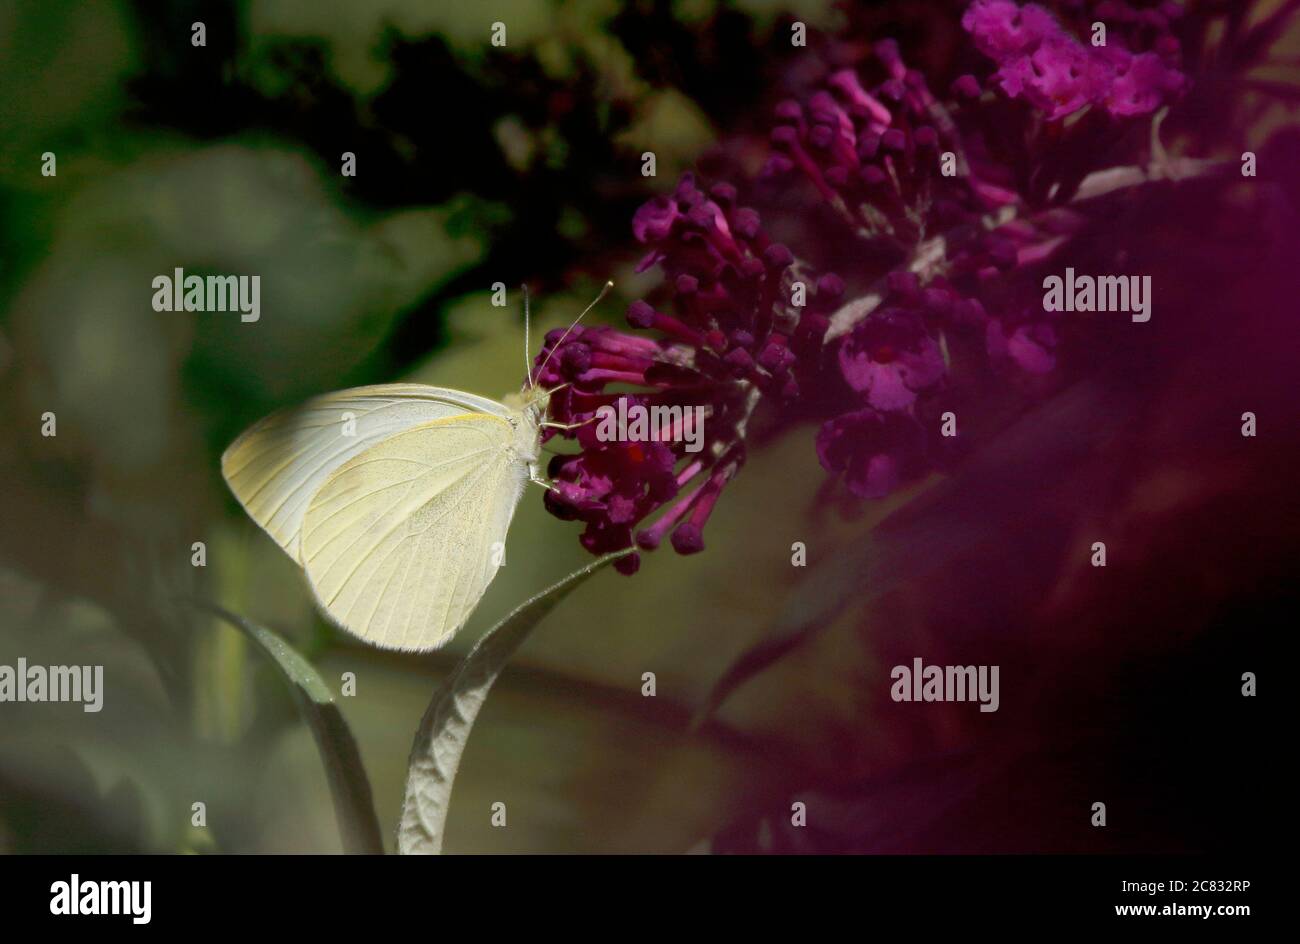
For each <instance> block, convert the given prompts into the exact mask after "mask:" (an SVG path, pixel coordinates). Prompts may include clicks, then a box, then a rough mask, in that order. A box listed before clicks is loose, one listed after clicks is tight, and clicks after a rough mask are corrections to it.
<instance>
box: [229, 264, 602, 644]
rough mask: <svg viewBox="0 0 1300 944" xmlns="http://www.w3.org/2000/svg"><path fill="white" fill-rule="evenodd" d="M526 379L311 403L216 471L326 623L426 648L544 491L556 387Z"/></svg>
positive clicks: (255, 428) (450, 628)
mask: <svg viewBox="0 0 1300 944" xmlns="http://www.w3.org/2000/svg"><path fill="white" fill-rule="evenodd" d="M609 288H610V285H609V284H606V287H605V291H603V292H601V295H600V298H603V297H604V295H605V292H607V291H608V290H609ZM600 298H597V299H596V301H595V302H592V304H591V306H588V308H587V311H590V310H591V308H592V307H594V306H595V305H596V303H597V302H599V301H600ZM585 314H586V311H584V312H583V315H585ZM578 317H579V320H580V319H581V318H582V315H579V316H578ZM574 324H577V321H574ZM570 328H572V326H570ZM524 343H525V348H527V344H528V341H527V333H525V342H524ZM558 347H559V345H556V348H554V349H552V350H555V349H558ZM532 377H533V373H532V370H531V369H530V370H529V382H528V385H527V386H526V387H525V388H524V390H523V391H522V392H521V393H520V394H517V395H509V396H507V397H505V402H502V403H498V402H496V401H495V400H489V399H487V398H486V397H479V396H475V395H474V394H472V393H462V392H461V391H459V390H448V389H445V388H442V387H429V386H424V385H422V384H381V385H377V386H371V387H356V388H354V389H351V390H340V391H338V392H337V393H329V394H325V395H324V396H319V397H314V398H312V399H310V400H308V401H307V402H306V403H304V404H303V405H302V406H300V407H297V408H293V409H288V410H281V411H280V412H278V413H273V414H272V415H270V416H268V417H266V418H264V419H262V420H260V421H258V422H257V423H255V424H253V425H252V426H251V427H250V428H249V429H247V430H245V431H244V433H243V434H242V435H241V436H240V437H239V438H238V439H236V440H235V441H234V442H233V443H231V445H230V447H229V448H228V449H227V450H226V451H225V453H224V454H223V455H222V457H221V473H222V475H223V476H225V479H226V483H227V484H228V485H229V486H230V490H231V491H232V492H234V494H235V497H236V498H237V499H239V503H240V504H241V505H243V506H244V510H245V511H247V512H248V514H249V515H250V516H251V517H252V519H253V520H254V521H256V522H257V523H258V524H259V525H261V526H262V528H264V529H265V530H266V532H267V533H268V534H270V535H271V537H273V538H274V539H275V540H276V543H278V544H279V545H280V546H281V547H282V548H284V550H285V551H286V552H288V554H289V556H290V557H292V558H293V559H294V560H295V561H297V562H298V564H299V565H301V567H302V568H303V571H304V572H305V573H306V575H307V581H308V583H310V584H311V589H312V593H313V594H314V595H315V597H316V602H317V603H318V604H319V605H320V607H321V609H322V610H324V612H325V613H326V615H327V616H328V617H329V618H330V619H331V620H332V621H333V622H334V623H336V624H338V625H339V626H341V627H342V628H343V629H346V630H347V631H348V632H350V633H353V634H354V635H356V636H359V637H361V638H362V639H364V640H366V641H367V642H370V643H373V644H374V645H376V646H380V647H382V648H384V649H405V650H412V651H424V650H428V649H434V648H437V647H438V646H440V645H442V644H443V643H445V642H446V641H447V640H449V639H450V638H451V637H452V636H453V635H454V634H455V633H456V631H457V630H459V629H460V628H461V626H463V625H464V624H465V621H466V620H467V619H468V618H469V615H470V614H471V613H472V612H473V611H474V608H475V606H477V605H478V602H479V600H480V599H481V598H482V596H483V592H484V591H485V590H486V589H487V586H488V584H490V583H491V582H492V578H493V577H495V576H496V572H497V568H498V567H500V565H501V561H502V559H503V549H504V547H505V538H506V531H507V529H508V528H509V527H510V519H511V518H513V517H514V513H515V508H516V506H517V505H518V504H519V499H520V497H521V496H522V495H523V490H524V485H525V484H526V483H527V482H528V481H529V480H532V481H535V482H538V483H540V484H542V485H548V483H547V482H546V481H545V480H544V479H542V478H541V476H540V475H539V474H538V467H537V464H538V457H539V455H540V452H541V428H542V426H543V425H545V424H544V422H543V417H544V415H545V413H546V404H547V400H548V399H549V397H550V395H551V392H552V391H548V390H540V389H538V388H537V387H535V386H534V384H533V382H532ZM548 487H549V485H548Z"/></svg>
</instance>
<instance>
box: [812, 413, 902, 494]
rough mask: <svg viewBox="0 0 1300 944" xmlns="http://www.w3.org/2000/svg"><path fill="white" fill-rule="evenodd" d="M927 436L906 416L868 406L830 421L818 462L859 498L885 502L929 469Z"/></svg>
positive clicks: (822, 434)
mask: <svg viewBox="0 0 1300 944" xmlns="http://www.w3.org/2000/svg"><path fill="white" fill-rule="evenodd" d="M924 456H925V432H924V430H922V429H921V427H920V425H919V424H918V423H917V421H916V420H915V419H914V418H913V417H911V416H909V415H907V414H905V413H880V412H878V411H876V410H873V409H871V408H870V407H867V408H865V409H861V410H854V411H852V412H849V413H844V414H841V415H840V416H837V417H835V418H834V419H831V420H828V421H827V422H826V423H824V424H823V425H822V428H821V430H820V431H819V432H818V433H817V457H818V459H820V460H821V464H822V467H823V468H824V469H826V471H828V472H831V473H833V474H838V473H843V475H844V484H845V485H846V486H847V488H848V490H849V491H850V492H852V493H853V494H854V495H856V496H857V497H859V498H883V497H884V496H886V495H888V494H889V493H890V492H892V491H894V490H895V489H896V488H898V487H899V486H900V485H902V484H904V483H905V482H907V481H909V480H911V479H913V478H915V477H916V475H917V474H918V473H919V472H920V471H921V470H922V469H923V468H924Z"/></svg>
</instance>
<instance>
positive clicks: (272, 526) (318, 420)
mask: <svg viewBox="0 0 1300 944" xmlns="http://www.w3.org/2000/svg"><path fill="white" fill-rule="evenodd" d="M463 413H488V414H492V415H494V416H501V417H504V416H507V415H508V411H507V409H506V408H505V407H504V406H502V405H501V404H499V403H496V402H495V401H493V400H488V399H486V398H484V397H478V396H475V395H474V394H471V393H463V392H461V391H459V390H448V389H444V388H442V387H428V386H424V385H423V384H379V385H375V386H369V387H354V388H352V389H351V390H340V391H338V392H336V393H329V394H325V395H324V396H319V397H313V398H312V399H310V400H308V401H307V402H305V403H303V404H302V405H301V406H297V407H293V408H290V409H287V410H281V411H279V412H278V413H273V414H271V415H270V416H268V417H265V418H264V419H262V420H259V421H258V422H257V423H254V424H253V425H252V426H250V427H249V428H248V429H247V430H245V431H244V433H243V434H242V435H241V436H240V437H239V438H238V439H236V440H235V441H234V442H233V443H231V445H230V447H229V448H228V449H227V450H226V452H225V454H224V455H223V456H222V457H221V473H222V475H224V476H225V479H226V482H227V483H228V484H229V485H230V490H231V491H232V492H234V493H235V497H236V498H237V499H239V502H240V504H241V505H243V506H244V509H245V510H246V511H247V512H248V514H249V516H250V517H251V518H252V519H253V520H254V521H256V522H257V523H258V524H259V525H261V526H262V527H263V528H264V529H266V531H267V533H268V534H270V535H271V537H273V538H275V540H276V543H278V544H279V545H280V546H281V547H283V548H284V549H285V550H286V551H287V552H288V553H289V555H290V556H291V557H293V558H294V559H295V560H298V561H299V562H300V563H301V555H300V553H299V547H298V543H299V534H300V532H301V529H302V519H303V515H305V514H306V512H307V505H308V503H309V502H310V501H311V499H312V496H313V495H315V494H316V490H317V489H318V488H320V486H321V485H322V484H323V483H324V482H325V479H326V478H327V477H328V476H329V475H330V474H331V473H332V472H334V471H335V470H336V469H338V468H339V467H340V466H342V465H343V463H345V462H347V461H348V460H349V459H351V458H353V457H354V456H357V455H359V454H361V453H362V452H364V451H365V450H367V449H369V448H370V447H371V446H374V445H375V444H376V443H378V442H380V441H382V440H383V439H385V438H387V437H389V436H392V435H393V434H395V433H398V432H401V431H402V430H406V429H411V428H412V427H414V426H418V425H419V424H421V423H427V422H429V421H431V420H435V419H439V418H441V417H446V416H455V415H458V414H463Z"/></svg>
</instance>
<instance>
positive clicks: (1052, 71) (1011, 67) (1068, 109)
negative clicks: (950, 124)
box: [962, 0, 1184, 121]
mask: <svg viewBox="0 0 1300 944" xmlns="http://www.w3.org/2000/svg"><path fill="white" fill-rule="evenodd" d="M1101 6H1102V7H1103V9H1101V10H1100V11H1099V14H1098V15H1100V14H1104V13H1107V12H1112V15H1113V17H1114V22H1116V23H1117V24H1124V25H1129V24H1133V23H1135V22H1141V23H1144V24H1146V25H1148V26H1150V27H1151V28H1153V29H1157V30H1159V31H1161V35H1162V38H1164V39H1165V41H1162V42H1159V43H1158V44H1157V51H1151V52H1139V53H1134V52H1132V51H1130V50H1129V49H1126V48H1125V47H1124V46H1123V45H1121V43H1120V40H1119V38H1118V36H1107V37H1102V36H1101V35H1100V34H1098V38H1099V39H1102V38H1104V40H1105V42H1104V44H1103V45H1093V42H1092V38H1091V36H1089V37H1088V38H1087V40H1086V41H1081V40H1080V39H1079V38H1078V37H1076V36H1075V35H1074V34H1072V33H1071V32H1069V31H1068V30H1067V29H1065V27H1063V26H1062V25H1061V23H1059V22H1058V21H1057V20H1056V18H1055V17H1054V16H1052V14H1051V13H1049V12H1048V11H1047V10H1046V9H1044V8H1043V7H1041V6H1038V5H1037V4H1033V3H1030V4H1026V5H1024V6H1020V5H1018V4H1016V3H1013V2H1012V0H975V2H974V3H972V4H971V5H970V7H969V8H968V9H967V11H966V13H965V15H964V16H963V17H962V26H963V27H964V28H965V29H966V31H967V32H968V33H970V34H971V38H972V39H973V40H974V42H975V46H976V48H978V49H979V51H980V52H982V53H984V55H986V56H988V57H989V58H990V59H992V60H993V61H994V62H996V63H997V66H998V68H997V72H996V73H995V74H994V78H995V79H996V81H997V83H998V85H999V87H1000V88H1001V89H1002V91H1003V92H1005V93H1006V94H1007V95H1009V96H1010V97H1011V98H1024V99H1026V100H1027V101H1029V102H1031V103H1032V104H1033V105H1034V106H1036V107H1037V108H1038V109H1040V110H1041V111H1042V112H1043V113H1044V114H1045V115H1046V117H1047V118H1048V120H1053V121H1054V120H1057V119H1060V118H1065V117H1066V116H1067V115H1072V114H1074V113H1075V112H1077V111H1079V110H1080V109H1081V108H1084V107H1085V106H1088V105H1093V106H1096V107H1099V108H1104V109H1105V110H1106V111H1107V112H1109V113H1110V114H1111V115H1113V116H1116V117H1127V116H1132V115H1145V114H1148V113H1150V112H1152V111H1154V110H1155V109H1156V108H1158V107H1160V105H1162V104H1163V103H1165V102H1166V101H1168V100H1170V98H1172V97H1173V96H1175V95H1176V94H1177V93H1178V92H1179V91H1181V89H1182V87H1183V83H1184V76H1183V74H1182V72H1180V71H1179V70H1178V69H1177V67H1176V61H1177V57H1178V44H1177V41H1176V40H1173V39H1172V37H1170V36H1169V35H1168V33H1167V32H1165V30H1167V28H1168V24H1169V21H1170V20H1171V19H1175V18H1177V17H1178V16H1179V15H1180V14H1181V12H1182V8H1181V7H1180V6H1179V5H1178V4H1177V3H1172V2H1169V3H1163V4H1161V6H1160V9H1158V10H1146V11H1140V12H1139V11H1136V10H1133V9H1132V8H1130V7H1128V6H1127V5H1126V4H1120V3H1107V4H1104V5H1101ZM1096 22H1098V23H1100V24H1102V25H1103V26H1104V25H1105V20H1104V19H1101V20H1097V21H1096Z"/></svg>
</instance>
